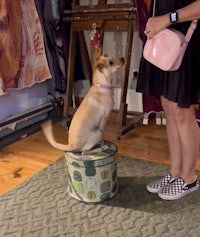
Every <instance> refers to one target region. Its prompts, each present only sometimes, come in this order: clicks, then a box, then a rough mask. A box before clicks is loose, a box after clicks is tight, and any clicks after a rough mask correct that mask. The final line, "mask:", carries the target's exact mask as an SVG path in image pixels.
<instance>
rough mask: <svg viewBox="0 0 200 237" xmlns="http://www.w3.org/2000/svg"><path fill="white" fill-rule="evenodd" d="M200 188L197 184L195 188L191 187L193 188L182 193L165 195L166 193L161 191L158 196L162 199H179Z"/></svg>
mask: <svg viewBox="0 0 200 237" xmlns="http://www.w3.org/2000/svg"><path fill="white" fill-rule="evenodd" d="M198 189H199V185H198V186H196V187H193V188H191V189H189V190H187V191H185V192H184V193H181V194H180V195H176V196H167V195H165V194H162V193H159V192H158V196H159V197H160V198H161V199H163V200H168V201H173V200H177V199H179V198H182V197H184V196H186V195H188V194H190V193H192V192H194V191H196V190H198Z"/></svg>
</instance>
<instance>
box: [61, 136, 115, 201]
mask: <svg viewBox="0 0 200 237" xmlns="http://www.w3.org/2000/svg"><path fill="white" fill-rule="evenodd" d="M92 153H93V154H90V155H89V154H88V155H81V154H80V153H76V152H66V153H65V159H66V162H67V172H68V178H69V179H68V192H69V194H70V196H72V197H73V198H75V199H77V200H79V201H83V202H86V203H97V202H102V201H104V200H106V199H109V198H112V197H113V196H114V195H115V194H116V193H117V190H118V178H117V160H118V154H117V147H116V145H115V144H113V143H111V142H108V141H105V145H104V146H103V148H101V147H100V145H97V146H96V147H95V148H94V149H93V150H92Z"/></svg>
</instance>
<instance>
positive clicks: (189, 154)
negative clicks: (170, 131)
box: [173, 104, 199, 183]
mask: <svg viewBox="0 0 200 237" xmlns="http://www.w3.org/2000/svg"><path fill="white" fill-rule="evenodd" d="M173 110H174V114H175V118H176V122H177V127H178V131H179V137H180V143H181V153H182V172H181V178H182V179H183V180H184V181H185V183H191V182H192V181H194V179H195V178H196V175H195V166H196V162H197V158H198V154H199V126H198V124H197V121H196V116H195V110H194V106H193V105H191V106H190V108H179V107H177V105H176V104H174V105H173Z"/></svg>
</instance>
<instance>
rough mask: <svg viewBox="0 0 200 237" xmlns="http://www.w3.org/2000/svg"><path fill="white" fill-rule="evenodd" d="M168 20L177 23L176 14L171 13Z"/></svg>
mask: <svg viewBox="0 0 200 237" xmlns="http://www.w3.org/2000/svg"><path fill="white" fill-rule="evenodd" d="M170 20H171V22H176V21H177V13H176V12H172V13H171V14H170Z"/></svg>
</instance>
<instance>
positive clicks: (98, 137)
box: [82, 130, 103, 155]
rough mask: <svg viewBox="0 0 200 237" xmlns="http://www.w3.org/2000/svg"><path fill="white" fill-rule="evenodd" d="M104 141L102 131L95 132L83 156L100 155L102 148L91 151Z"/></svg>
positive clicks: (83, 150)
mask: <svg viewBox="0 0 200 237" xmlns="http://www.w3.org/2000/svg"><path fill="white" fill-rule="evenodd" d="M102 139H103V134H102V132H101V131H100V130H95V132H94V131H93V133H92V135H91V136H90V137H89V139H88V141H87V142H86V143H85V145H84V147H83V149H82V154H83V155H86V154H94V153H98V152H100V151H101V147H100V148H97V149H95V150H91V149H92V148H93V147H94V146H95V145H97V144H98V143H101V142H102Z"/></svg>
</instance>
